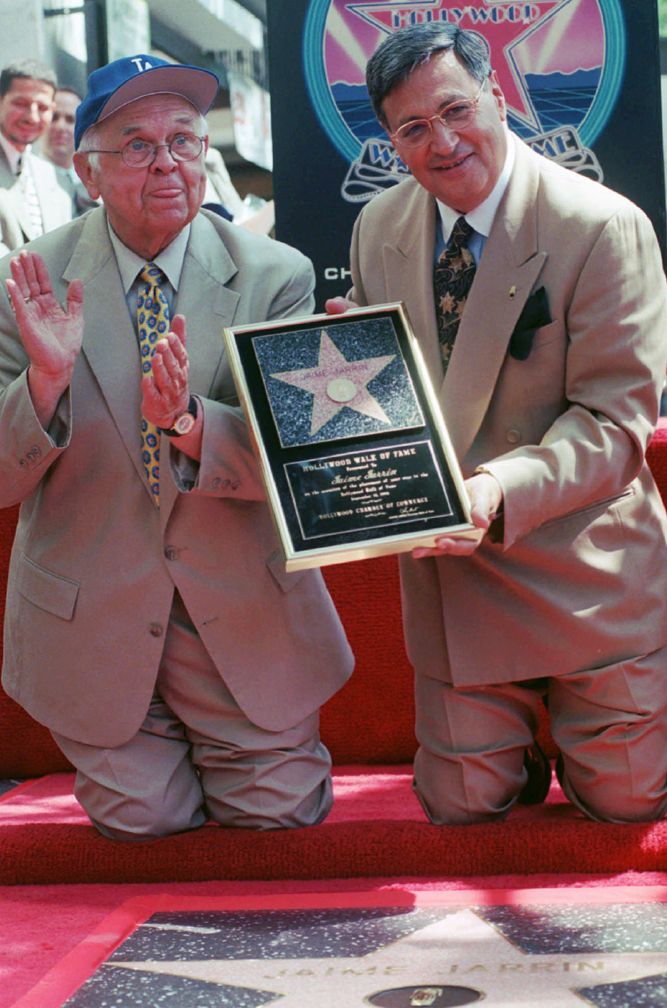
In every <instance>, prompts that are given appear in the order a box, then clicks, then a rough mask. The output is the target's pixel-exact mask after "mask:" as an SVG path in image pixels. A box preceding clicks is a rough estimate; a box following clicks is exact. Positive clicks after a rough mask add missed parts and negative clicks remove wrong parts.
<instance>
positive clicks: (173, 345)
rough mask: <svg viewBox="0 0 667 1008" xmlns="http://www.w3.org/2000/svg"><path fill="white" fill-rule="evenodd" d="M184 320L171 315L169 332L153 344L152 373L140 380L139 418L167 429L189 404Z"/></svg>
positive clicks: (179, 316)
mask: <svg viewBox="0 0 667 1008" xmlns="http://www.w3.org/2000/svg"><path fill="white" fill-rule="evenodd" d="M188 370H189V363H188V355H187V351H186V349H185V319H184V318H183V316H182V315H174V318H173V319H172V322H171V329H170V331H169V332H168V333H167V335H166V336H165V337H163V338H162V339H159V340H158V342H157V343H156V344H155V352H154V354H153V359H152V367H151V370H150V371H149V372H148V373H147V374H145V375H144V376H143V378H142V380H141V392H142V396H143V400H142V403H141V412H142V415H143V416H145V417H146V419H147V420H150V422H151V423H153V424H155V426H156V427H163V428H166V429H167V430H168V429H169V428H170V427H173V425H174V421H175V420H176V418H177V417H179V416H180V415H181V413H185V411H186V410H187V408H188V402H189V401H190V386H189V382H188Z"/></svg>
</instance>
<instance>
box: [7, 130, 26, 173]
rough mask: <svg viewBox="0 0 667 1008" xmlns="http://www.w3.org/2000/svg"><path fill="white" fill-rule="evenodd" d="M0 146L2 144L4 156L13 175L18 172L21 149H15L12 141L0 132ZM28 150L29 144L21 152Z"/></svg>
mask: <svg viewBox="0 0 667 1008" xmlns="http://www.w3.org/2000/svg"><path fill="white" fill-rule="evenodd" d="M0 146H2V149H3V151H4V152H5V157H6V158H7V161H8V162H9V167H10V168H11V170H12V173H13V174H14V175H17V174H18V171H19V165H20V164H21V151H19V150H17V149H16V147H15V146H14V144H13V143H11V142H10V141H9V140H8V139H7V137H6V136H5V135H4V133H0ZM29 150H30V145H28V146H27V147H26V149H25V151H24V152H23V153H24V154H25V153H26V152H27V151H29Z"/></svg>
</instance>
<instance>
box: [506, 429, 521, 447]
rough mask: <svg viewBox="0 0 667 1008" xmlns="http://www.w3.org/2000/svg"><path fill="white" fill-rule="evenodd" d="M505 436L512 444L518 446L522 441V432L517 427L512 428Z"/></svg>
mask: <svg viewBox="0 0 667 1008" xmlns="http://www.w3.org/2000/svg"><path fill="white" fill-rule="evenodd" d="M505 436H506V437H507V440H508V441H509V443H510V444H518V442H519V441H520V440H521V431H519V430H517V429H516V427H510V429H509V430H508V432H507V434H506V435H505Z"/></svg>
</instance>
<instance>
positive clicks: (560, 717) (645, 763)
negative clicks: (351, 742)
mask: <svg viewBox="0 0 667 1008" xmlns="http://www.w3.org/2000/svg"><path fill="white" fill-rule="evenodd" d="M415 691H416V708H417V739H418V741H419V749H418V751H417V754H416V756H415V766H414V781H415V784H414V786H415V791H416V793H417V795H418V797H419V799H420V801H421V803H422V805H423V807H424V810H425V812H426V814H427V815H428V817H429V819H431V821H432V822H434V823H437V824H448V825H465V824H468V823H474V822H484V821H490V820H494V819H502V818H503V817H504V816H505V815H506V814H507V812H509V810H510V809H511V808H512V806H513V805H514V803H515V802H516V800H517V797H518V795H519V793H520V791H521V790H522V788H523V787H524V785H525V784H526V779H527V776H526V770H525V768H524V752H525V749H526V747H527V746H529V745H530V744H531V743H532V742H533V740H534V737H535V732H536V729H537V724H538V717H539V706H538V705H539V703H540V698H541V696H542V694H543V693H544V696H545V700H546V702H547V704H548V709H549V718H550V726H551V733H552V736H553V739H554V741H555V743H556V745H557V746H558V747H559V749H560V754H561V759H562V767H559V771H560V772H559V776H560V778H561V783H562V786H563V791H564V792H565V794H566V796H567V797H568V798H569V799H570V801H572V802H573V804H575V805H576V806H577V807H578V808H580V809H581V810H582V811H583V812H584V813H585V814H586V815H587V816H589V817H590V818H592V819H597V820H600V821H603V822H647V821H651V820H654V819H659V818H661V817H662V816H663V815H664V814H665V812H667V648H662V649H660V650H659V651H655V652H653V653H652V654H648V655H644V656H641V657H638V658H633V659H629V660H627V661H623V662H619V663H618V664H613V665H608V666H605V667H603V668H596V669H592V670H589V671H583V672H577V673H575V674H571V675H564V676H562V677H557V678H551V679H549V680H534V681H526V682H517V683H506V684H500V685H487V686H470V687H456V686H454V685H453V684H452V683H451V682H446V681H443V680H441V679H435V678H432V677H430V676H429V675H425V674H422V673H418V674H417V676H416V687H415Z"/></svg>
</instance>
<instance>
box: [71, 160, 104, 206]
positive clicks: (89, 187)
mask: <svg viewBox="0 0 667 1008" xmlns="http://www.w3.org/2000/svg"><path fill="white" fill-rule="evenodd" d="M72 163H73V164H74V169H75V171H76V173H77V175H78V176H79V178H80V179H81V181H82V182H83V184H84V186H85V187H86V192H87V193H88V195H89V196H90V198H91V199H94V200H96V199H99V198H100V188H99V186H98V184H97V170H96V169H95V168H94V167H93V165H92V164H91V159H90V157H89V156H88V155H87V154H85V153H84V152H83V151H75V152H74V158H73V161H72Z"/></svg>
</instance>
